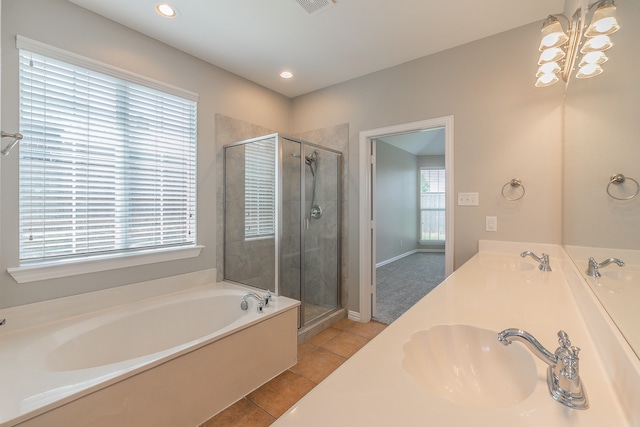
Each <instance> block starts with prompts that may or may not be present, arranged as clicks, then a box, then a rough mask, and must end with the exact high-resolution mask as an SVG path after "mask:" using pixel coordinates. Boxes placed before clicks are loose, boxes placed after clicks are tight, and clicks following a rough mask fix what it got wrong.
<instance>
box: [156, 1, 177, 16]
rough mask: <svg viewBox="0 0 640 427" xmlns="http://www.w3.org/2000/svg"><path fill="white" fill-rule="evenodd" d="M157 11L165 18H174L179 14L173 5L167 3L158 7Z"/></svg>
mask: <svg viewBox="0 0 640 427" xmlns="http://www.w3.org/2000/svg"><path fill="white" fill-rule="evenodd" d="M156 11H157V12H158V13H159V14H160V15H162V16H164V17H165V18H174V17H175V16H176V14H177V12H176V10H175V9H174V8H173V7H172V6H171V5H169V4H166V3H162V4H159V5H157V6H156Z"/></svg>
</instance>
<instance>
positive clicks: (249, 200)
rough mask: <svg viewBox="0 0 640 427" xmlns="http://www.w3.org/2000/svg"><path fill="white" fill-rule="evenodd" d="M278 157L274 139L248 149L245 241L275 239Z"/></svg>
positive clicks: (245, 190) (260, 142) (246, 151)
mask: <svg viewBox="0 0 640 427" xmlns="http://www.w3.org/2000/svg"><path fill="white" fill-rule="evenodd" d="M275 156H276V142H275V138H270V139H264V140H260V141H256V142H251V143H248V144H246V145H245V152H244V162H245V167H244V212H245V218H244V237H245V239H246V240H249V239H261V238H267V237H274V236H275V218H276V186H275V183H276V157H275Z"/></svg>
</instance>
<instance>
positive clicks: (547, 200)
mask: <svg viewBox="0 0 640 427" xmlns="http://www.w3.org/2000/svg"><path fill="white" fill-rule="evenodd" d="M541 19H542V17H541ZM18 33H20V34H22V35H24V36H26V37H29V38H33V39H36V40H40V41H43V42H46V43H49V44H51V45H54V46H57V47H59V48H62V49H66V50H69V51H72V52H75V53H77V54H80V55H83V56H87V57H89V58H93V59H96V60H99V61H102V62H105V63H108V64H112V65H114V66H117V67H120V68H123V69H126V70H129V71H132V72H135V73H138V74H140V75H143V76H147V77H150V78H153V79H156V80H159V81H163V82H166V83H169V84H173V85H175V86H178V87H182V88H184V89H187V90H190V91H193V92H197V93H199V94H200V102H199V112H198V123H199V134H198V236H199V243H200V244H203V245H205V249H204V250H203V252H202V254H201V255H200V257H198V258H195V259H188V260H182V261H173V262H167V263H164V264H161V265H152V266H146V267H135V268H134V267H132V268H126V269H120V270H117V271H112V272H108V273H95V274H89V275H84V276H79V277H70V278H65V279H57V280H50V281H46V282H36V283H31V284H24V285H18V284H17V283H16V282H15V281H14V280H13V278H12V277H10V276H9V275H8V274H7V273H6V268H7V267H13V266H16V265H17V264H18V246H17V241H18V236H17V224H18V218H17V204H18V203H17V200H18V198H17V186H16V184H15V183H16V182H17V176H18V169H17V157H16V156H9V157H7V158H3V159H2V166H1V168H2V169H1V171H0V173H1V175H2V179H1V182H2V183H1V188H0V201H1V207H2V211H1V212H0V216H1V218H2V225H1V228H0V237H1V242H2V243H1V247H0V256H1V259H0V270H1V273H0V306H12V305H18V304H23V303H27V302H32V301H37V300H44V299H50V298H56V297H60V296H65V295H70V294H75V293H79V292H86V291H92V290H97V289H102V288H107V287H113V286H119V285H123V284H127V283H133V282H139V281H144V280H151V279H154V278H159V277H165V276H170V275H174V274H179V273H185V272H189V271H196V270H201V269H205V268H212V267H215V265H216V262H215V260H216V256H217V255H218V256H219V253H218V252H219V250H217V249H216V244H217V242H219V241H220V240H221V236H219V235H218V234H219V229H217V227H216V223H217V218H218V213H217V205H216V194H215V193H214V189H215V188H216V185H217V184H218V182H219V177H218V178H217V176H218V174H220V175H221V172H220V171H221V168H222V164H221V163H219V162H218V160H217V154H219V152H217V151H216V147H215V132H216V129H215V121H214V118H215V114H216V113H220V114H224V115H225V116H228V117H234V118H237V119H239V120H242V121H244V122H247V123H254V124H256V125H258V126H260V127H263V128H265V129H274V130H277V131H279V132H285V133H291V134H294V135H295V134H302V133H303V132H308V131H310V130H313V129H323V128H329V127H331V126H335V125H336V124H339V123H347V124H348V147H346V148H345V149H344V150H341V151H343V152H344V153H348V157H347V156H345V162H347V163H346V165H345V167H344V170H345V171H346V173H347V174H348V175H347V184H346V186H345V188H344V194H343V199H344V200H345V204H344V206H343V212H345V215H346V216H345V218H346V219H345V224H343V230H345V231H346V235H345V237H346V240H345V242H344V243H343V247H346V250H347V254H346V255H345V256H346V259H347V265H346V266H344V267H345V268H344V269H343V275H344V276H345V277H347V278H348V280H346V281H345V283H346V286H347V288H346V289H345V292H348V293H349V294H350V295H353V296H357V295H358V285H359V277H358V259H359V253H358V233H359V221H360V217H361V215H360V212H359V209H358V190H359V174H360V171H359V165H358V161H359V153H360V147H359V139H358V134H359V132H360V131H363V130H368V129H374V128H379V127H384V126H390V125H395V124H400V123H407V122H413V121H417V120H423V119H428V118H434V117H442V116H447V115H454V117H455V133H454V138H455V149H454V162H455V176H454V180H455V188H454V191H455V192H456V193H457V192H461V191H463V192H468V191H478V192H479V193H480V206H478V207H474V208H467V207H464V208H456V211H455V265H456V266H459V265H461V264H462V263H463V262H465V261H466V260H467V259H469V258H470V257H471V256H472V255H473V254H474V253H475V252H476V250H477V241H478V239H481V238H482V239H496V240H497V239H499V240H512V241H533V242H548V243H560V242H561V214H562V206H561V196H562V189H561V185H559V182H561V179H562V165H561V161H562V103H563V98H562V91H563V88H562V87H561V85H556V86H554V87H551V88H547V89H546V90H539V89H537V88H535V87H534V86H533V82H534V77H533V73H534V72H535V61H536V58H537V43H538V38H539V23H536V24H532V25H528V26H525V27H521V28H518V29H515V30H512V31H509V32H506V33H503V34H499V35H497V36H494V37H490V38H487V39H483V40H480V41H477V42H474V43H470V44H467V45H464V46H461V47H458V48H455V49H451V50H447V51H444V52H441V53H438V54H435V55H431V56H428V57H425V58H420V59H417V60H415V61H411V62H409V63H406V64H402V65H399V66H397V67H393V68H389V69H386V70H382V71H379V72H376V73H373V74H370V75H367V76H364V77H361V78H358V79H355V80H351V81H348V82H345V83H342V84H338V85H335V86H333V87H330V88H326V89H324V90H320V91H317V92H314V93H311V94H308V95H304V96H301V97H298V98H295V99H293V100H290V99H287V98H285V97H283V96H280V95H278V94H276V93H274V92H272V91H269V90H266V89H264V88H262V87H259V86H257V85H255V84H253V83H250V82H248V81H246V80H244V79H242V78H240V77H238V76H235V75H232V74H230V73H228V72H226V71H224V70H222V69H220V68H217V67H215V66H212V65H209V64H206V63H204V62H202V61H200V60H197V59H195V58H193V57H191V56H189V55H186V54H184V53H182V52H179V51H177V50H175V49H173V48H171V47H169V46H167V45H164V44H162V43H159V42H157V41H154V40H152V39H150V38H148V37H146V36H143V35H141V34H140V33H137V32H134V31H131V30H129V29H127V28H125V27H123V26H120V25H118V24H115V23H113V22H111V21H109V20H106V19H104V18H102V17H100V16H98V15H95V14H93V13H91V12H88V11H86V10H84V9H82V8H79V7H77V6H75V5H73V4H71V3H69V2H67V1H64V0H5V1H3V2H2V44H3V45H2V91H3V94H2V104H3V105H2V127H3V129H6V130H10V129H17V127H18V123H17V122H18V118H17V108H16V105H17V51H16V49H15V35H16V34H18ZM506 53H508V54H506ZM303 139H307V140H311V141H312V142H313V140H312V139H309V138H303ZM514 177H518V178H520V179H522V180H523V183H524V184H525V185H526V186H527V196H526V197H525V198H524V199H523V200H522V201H521V202H520V203H517V204H513V203H507V202H505V201H504V200H502V199H501V197H500V189H501V187H502V185H503V184H504V183H505V182H507V181H508V180H510V179H511V178H514ZM486 215H496V216H498V219H499V223H498V224H499V228H498V230H499V231H498V232H497V233H486V232H485V231H484V222H485V221H484V218H485V216H486ZM348 308H349V309H350V310H354V311H358V310H359V307H358V298H357V297H354V298H350V299H349V303H348Z"/></svg>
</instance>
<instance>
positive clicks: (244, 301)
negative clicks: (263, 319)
mask: <svg viewBox="0 0 640 427" xmlns="http://www.w3.org/2000/svg"><path fill="white" fill-rule="evenodd" d="M248 298H255V299H256V300H257V301H258V313H262V310H263V309H264V308H265V307H266V306H267V305H266V304H267V303H265V299H264V298H262V297H261V296H260V295H258V294H256V293H255V292H247V293H246V294H244V295H243V296H242V302H240V308H241V309H243V310H247V309H248V308H249V302H248V301H247V299H248Z"/></svg>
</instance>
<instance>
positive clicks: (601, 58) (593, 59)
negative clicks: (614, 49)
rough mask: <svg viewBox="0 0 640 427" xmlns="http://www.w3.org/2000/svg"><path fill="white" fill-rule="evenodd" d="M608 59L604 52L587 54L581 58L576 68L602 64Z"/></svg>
mask: <svg viewBox="0 0 640 427" xmlns="http://www.w3.org/2000/svg"><path fill="white" fill-rule="evenodd" d="M608 59H609V58H607V55H605V54H604V52H600V51H598V52H589V53H587V54H585V55H584V56H583V57H582V59H581V60H580V64H578V66H579V67H584V66H585V65H587V64H604V63H605V62H607V60H608Z"/></svg>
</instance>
